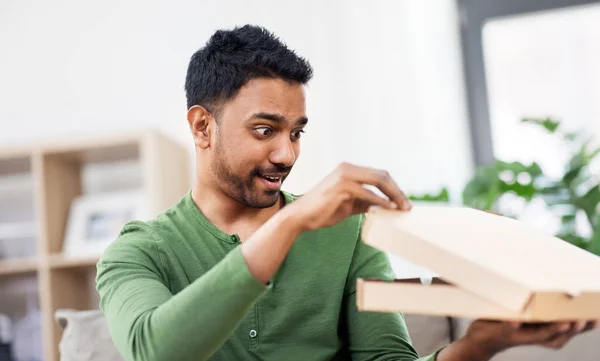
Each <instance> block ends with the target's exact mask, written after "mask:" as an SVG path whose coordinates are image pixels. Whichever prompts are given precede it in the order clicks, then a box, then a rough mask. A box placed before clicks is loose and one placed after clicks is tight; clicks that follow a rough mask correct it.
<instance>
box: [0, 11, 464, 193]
mask: <svg viewBox="0 0 600 361" xmlns="http://www.w3.org/2000/svg"><path fill="white" fill-rule="evenodd" d="M422 3H423V2H422V1H419V0H410V1H409V0H407V1H403V2H398V1H381V2H365V1H358V0H353V1H327V2H322V1H316V0H314V1H306V2H302V4H301V5H299V3H297V2H282V1H262V2H253V3H249V2H245V1H241V0H240V1H221V0H219V1H179V2H166V1H116V0H108V1H103V2H82V1H75V0H62V1H52V2H45V1H35V0H30V1H17V0H4V1H3V2H1V3H0V49H2V50H1V51H2V56H0V79H1V80H0V144H1V145H9V144H19V143H22V142H35V141H37V140H40V139H44V140H46V139H54V138H62V137H77V136H80V135H86V134H90V133H99V132H118V131H120V130H123V129H141V128H144V127H148V126H152V127H156V128H158V129H160V130H163V131H164V132H166V133H167V134H169V135H171V136H173V137H175V138H176V139H179V140H181V141H182V142H187V143H189V144H191V142H190V136H189V134H188V129H187V122H186V120H185V110H186V109H185V96H184V91H183V83H184V78H185V71H186V68H187V62H188V60H189V57H190V56H191V55H192V53H193V52H194V51H196V50H197V49H198V48H199V47H201V46H202V45H203V44H204V42H205V41H206V40H207V38H208V37H209V36H210V34H211V33H212V32H213V31H214V30H215V29H217V28H222V27H224V28H230V27H232V26H234V25H239V24H245V23H255V24H261V25H265V26H267V27H268V28H270V29H271V30H273V31H274V32H276V33H277V34H278V35H279V36H280V37H281V38H282V39H283V40H285V41H286V42H287V43H288V44H289V45H290V46H291V47H293V48H295V49H296V50H297V51H298V52H299V53H300V54H302V55H304V56H306V57H307V58H308V59H309V60H310V61H311V62H312V64H313V66H314V68H315V77H314V80H313V81H312V83H311V84H310V86H309V89H308V107H309V109H308V110H309V118H310V120H311V121H310V124H309V126H308V128H307V134H306V137H305V138H304V143H303V149H302V151H303V155H302V157H301V158H300V160H299V163H298V165H297V168H296V170H295V171H294V173H293V174H292V176H291V177H290V178H289V180H288V184H287V189H289V190H291V191H294V192H304V191H306V190H308V189H309V188H310V187H311V186H312V185H313V184H314V183H315V182H316V181H317V180H319V179H320V178H322V177H323V176H324V175H325V174H327V172H329V171H330V169H331V168H332V167H333V166H334V165H336V164H337V163H338V162H340V161H343V160H346V161H351V162H357V163H360V164H365V165H371V166H377V167H383V168H386V169H388V170H389V171H390V172H392V174H393V175H394V176H395V177H396V178H397V180H398V182H399V184H400V185H401V187H403V188H405V189H406V190H408V191H417V192H421V191H430V190H434V189H436V188H437V186H439V185H441V184H449V185H450V186H451V187H453V189H455V190H456V189H458V187H460V185H462V182H463V180H464V179H465V178H466V177H467V176H468V175H469V172H470V163H469V159H470V154H469V145H468V142H467V140H468V138H467V130H466V114H465V112H466V111H465V101H464V97H463V93H464V90H463V88H462V80H461V69H460V57H459V55H460V52H459V39H458V33H457V32H458V25H457V14H456V9H455V8H454V2H453V1H452V0H440V1H438V2H436V6H435V7H428V8H426V5H425V4H422ZM190 150H191V148H190Z"/></svg>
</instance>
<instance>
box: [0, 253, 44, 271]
mask: <svg viewBox="0 0 600 361" xmlns="http://www.w3.org/2000/svg"><path fill="white" fill-rule="evenodd" d="M37 268H38V260H37V258H34V257H31V258H18V259H2V260H0V275H17V274H25V273H31V272H36V271H37Z"/></svg>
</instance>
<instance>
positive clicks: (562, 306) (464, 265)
mask: <svg viewBox="0 0 600 361" xmlns="http://www.w3.org/2000/svg"><path fill="white" fill-rule="evenodd" d="M362 238H363V242H365V243H366V244H368V245H370V246H372V247H375V248H378V249H380V250H383V251H385V252H388V253H392V254H394V255H397V256H399V257H402V258H404V259H406V260H407V261H409V262H412V263H414V264H417V265H420V266H423V267H426V268H427V269H430V270H432V271H433V272H435V273H437V274H438V275H440V278H438V279H435V280H434V282H432V283H431V284H428V285H425V284H421V282H420V280H419V279H406V280H395V281H393V282H392V281H382V280H367V279H358V280H357V306H358V309H359V310H361V311H377V312H403V313H406V314H427V315H439V316H454V317H468V318H486V319H497V320H516V321H528V322H545V321H558V320H590V319H600V257H598V256H596V255H593V254H592V253H589V252H587V251H585V250H582V249H580V248H578V247H576V246H573V245H571V244H569V243H568V242H566V241H563V240H561V239H559V238H556V237H553V236H549V235H547V234H544V233H543V232H540V231H538V230H536V229H534V228H532V227H530V226H528V225H526V224H525V223H524V222H520V221H517V220H514V219H511V218H509V217H504V216H499V215H495V214H491V213H488V212H484V211H479V210H475V209H471V208H467V207H458V206H443V205H432V206H429V205H415V206H413V209H412V210H410V211H408V212H405V211H394V210H384V209H372V210H370V211H369V213H368V215H367V219H366V221H365V224H364V227H363V231H362Z"/></svg>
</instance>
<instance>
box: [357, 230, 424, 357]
mask: <svg viewBox="0 0 600 361" xmlns="http://www.w3.org/2000/svg"><path fill="white" fill-rule="evenodd" d="M357 278H370V279H382V280H393V279H394V273H393V270H392V268H391V265H390V262H389V259H388V257H387V255H386V254H385V253H383V252H381V251H379V250H377V249H375V248H372V247H370V246H368V245H366V244H365V243H363V242H362V241H360V239H359V241H358V242H357V245H356V250H355V253H354V257H353V260H352V266H351V270H350V273H349V275H348V282H347V285H346V294H345V309H346V320H345V321H346V323H347V329H348V341H349V347H350V353H351V355H352V360H354V361H391V360H394V361H416V360H418V361H434V360H435V354H433V355H428V356H424V357H422V358H419V356H418V355H417V352H416V350H415V349H414V347H413V346H412V343H411V342H412V341H411V339H410V336H409V330H407V327H406V323H405V321H404V316H403V315H402V314H401V313H380V312H361V311H359V310H358V308H357V305H356V279H357ZM407 297H410V295H407Z"/></svg>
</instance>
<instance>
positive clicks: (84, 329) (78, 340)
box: [55, 309, 123, 361]
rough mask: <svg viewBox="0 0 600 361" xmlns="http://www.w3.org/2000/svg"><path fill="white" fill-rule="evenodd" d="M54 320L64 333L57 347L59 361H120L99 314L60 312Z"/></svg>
mask: <svg viewBox="0 0 600 361" xmlns="http://www.w3.org/2000/svg"><path fill="white" fill-rule="evenodd" d="M55 318H56V321H57V322H58V323H59V324H60V325H61V326H62V327H63V329H64V331H63V335H62V339H61V340H60V343H59V346H58V348H59V351H60V361H123V358H122V357H121V355H120V354H119V352H118V351H117V349H116V348H115V346H114V344H113V342H112V339H111V337H110V334H109V332H108V324H107V323H106V319H105V318H104V314H103V313H102V311H100V310H89V311H76V310H68V309H64V310H58V311H56V313H55Z"/></svg>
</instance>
